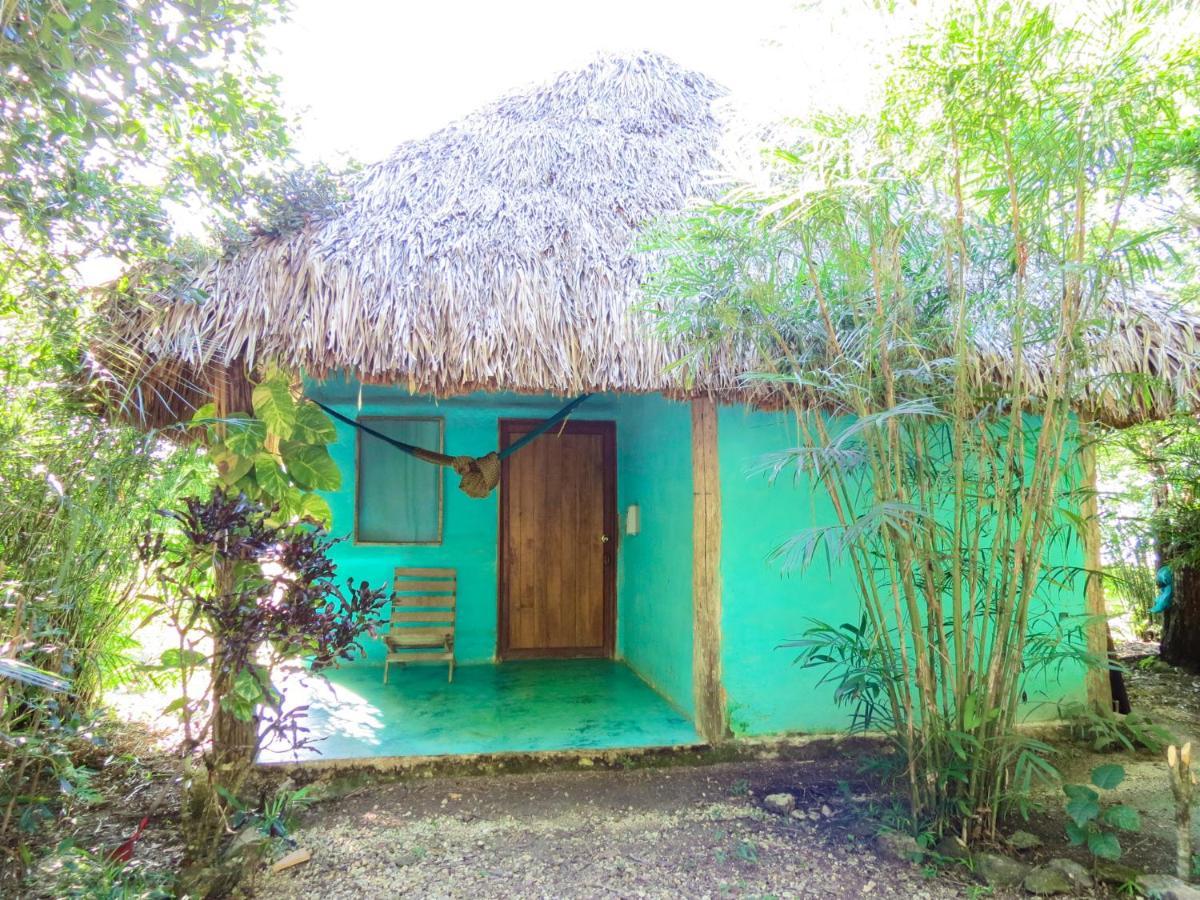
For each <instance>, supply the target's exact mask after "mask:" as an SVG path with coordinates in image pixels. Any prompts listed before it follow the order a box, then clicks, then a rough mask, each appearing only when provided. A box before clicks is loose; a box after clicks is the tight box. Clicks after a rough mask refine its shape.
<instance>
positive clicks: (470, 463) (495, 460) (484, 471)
mask: <svg viewBox="0 0 1200 900" xmlns="http://www.w3.org/2000/svg"><path fill="white" fill-rule="evenodd" d="M450 466H451V468H453V469H454V471H455V472H457V473H458V474H459V475H460V476H462V480H461V481H459V483H458V486H459V487H460V488H461V489H462V491H463V493H464V494H466V495H467V496H468V497H474V498H475V499H477V500H482V499H483V498H484V497H486V496H487V495H488V494H490V493H491V492H492V489H493V488H495V487H496V485H497V484H499V483H500V454H498V453H496V452H492V453H489V454H488V455H487V456H480V457H478V458H476V457H474V456H456V457H454V459H453V460H452V461H451V463H450Z"/></svg>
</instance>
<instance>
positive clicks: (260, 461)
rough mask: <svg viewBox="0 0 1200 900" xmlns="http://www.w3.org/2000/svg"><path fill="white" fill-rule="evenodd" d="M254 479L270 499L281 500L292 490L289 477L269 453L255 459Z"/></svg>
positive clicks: (261, 454)
mask: <svg viewBox="0 0 1200 900" xmlns="http://www.w3.org/2000/svg"><path fill="white" fill-rule="evenodd" d="M254 478H255V480H256V481H257V482H258V486H259V487H261V488H262V489H263V490H264V491H265V492H266V493H267V495H268V496H269V497H271V498H272V499H274V500H279V499H281V498H282V497H283V496H284V495H285V494H286V493H287V492H288V491H289V490H290V489H291V484H290V483H289V482H288V477H287V475H285V474H284V472H283V470H282V469H281V468H279V463H277V462H275V457H273V456H271V454H269V453H260V454H259V455H258V456H257V457H255V459H254Z"/></svg>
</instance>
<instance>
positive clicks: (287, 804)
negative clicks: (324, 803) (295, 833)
mask: <svg viewBox="0 0 1200 900" xmlns="http://www.w3.org/2000/svg"><path fill="white" fill-rule="evenodd" d="M229 802H230V806H231V808H232V809H233V810H234V814H233V816H232V817H231V818H230V822H229V824H230V827H232V828H235V829H240V828H245V827H251V828H257V829H258V830H259V831H260V832H261V833H262V834H264V835H266V836H267V837H270V838H286V837H287V836H288V835H289V834H290V833H291V831H292V829H294V828H295V827H296V817H297V816H298V815H299V814H300V813H301V812H302V811H303V810H304V809H306V808H307V807H308V806H310V805H311V804H312V802H313V799H312V797H310V796H309V788H308V787H307V786H305V787H302V788H299V789H298V790H297V789H293V788H291V787H288V786H286V785H285V786H282V787H280V788H279V789H278V790H276V791H275V793H274V794H272V795H271V796H270V797H268V798H266V800H264V802H263V804H262V806H261V808H259V809H251V808H249V807H248V806H247V805H246V804H244V803H242V802H241V801H240V800H238V799H237V798H236V797H233V796H230V797H229Z"/></svg>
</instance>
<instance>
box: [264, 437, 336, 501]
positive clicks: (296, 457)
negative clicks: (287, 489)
mask: <svg viewBox="0 0 1200 900" xmlns="http://www.w3.org/2000/svg"><path fill="white" fill-rule="evenodd" d="M279 453H280V455H281V456H282V457H283V464H284V465H285V466H287V470H288V474H290V475H291V476H292V477H293V478H295V479H296V481H297V482H298V483H299V484H301V485H302V486H304V487H306V488H308V489H309V490H310V491H336V490H337V489H338V488H339V487H341V485H342V473H341V472H340V471H339V470H338V467H337V463H335V462H334V461H333V457H332V456H330V455H329V451H328V450H326V449H325V448H324V447H322V446H320V445H318V444H301V443H297V442H292V441H287V442H285V443H283V444H282V445H280V448H279Z"/></svg>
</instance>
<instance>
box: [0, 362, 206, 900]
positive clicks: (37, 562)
mask: <svg viewBox="0 0 1200 900" xmlns="http://www.w3.org/2000/svg"><path fill="white" fill-rule="evenodd" d="M0 377H2V378H3V379H4V382H3V386H4V389H5V391H6V402H5V403H4V404H3V405H2V406H0V657H6V658H8V660H7V662H6V664H5V667H4V668H5V671H6V672H7V673H10V674H9V677H5V678H0V853H8V852H11V851H12V850H13V849H14V848H13V845H14V844H16V843H18V842H21V841H23V840H25V835H28V834H29V833H30V832H33V831H35V830H36V829H37V828H38V827H39V826H40V825H41V824H42V823H45V822H49V821H53V820H54V818H55V817H56V816H57V815H59V814H60V813H61V812H63V811H64V810H65V809H68V808H69V807H70V806H71V805H73V804H76V803H78V802H80V799H81V796H82V794H81V789H82V788H83V787H84V785H83V783H82V782H81V780H80V777H79V776H80V773H81V770H80V769H78V768H77V767H76V766H75V765H74V763H73V761H72V760H73V755H74V753H75V752H76V751H77V750H78V749H79V748H80V747H82V746H86V745H87V744H88V743H90V742H91V740H92V725H93V722H92V719H93V715H92V707H93V704H94V703H95V701H96V700H97V698H98V697H99V695H100V693H101V691H102V690H103V689H104V688H105V687H106V686H110V685H111V684H113V683H114V682H116V681H120V680H126V679H129V678H131V677H134V676H135V674H136V671H135V669H134V667H133V663H132V660H131V658H130V656H129V654H128V651H129V649H130V648H131V647H132V641H131V639H130V637H129V635H130V632H131V630H132V625H131V623H132V621H133V620H134V619H135V611H136V609H137V608H138V605H139V600H138V588H139V575H140V572H139V568H138V563H137V560H136V559H135V558H134V556H133V555H132V554H131V553H130V547H131V546H132V545H133V543H134V540H135V537H136V535H137V533H138V525H137V523H138V520H139V519H141V518H143V517H144V516H146V515H148V514H149V513H150V512H151V511H152V510H153V509H155V508H156V507H158V506H159V505H161V504H162V503H164V502H169V501H170V499H171V498H173V497H174V496H175V495H176V494H177V492H178V491H180V490H181V489H183V488H186V487H188V486H191V485H193V484H194V483H195V478H196V475H197V473H198V471H199V467H198V465H197V464H196V462H195V458H194V454H193V452H192V451H188V450H177V449H172V448H170V447H167V446H164V445H163V444H162V443H161V442H160V441H159V440H158V439H157V438H155V437H153V436H146V435H139V434H136V433H134V432H133V431H132V430H130V429H127V428H123V427H119V426H114V425H110V424H106V423H104V422H102V421H100V420H98V419H97V418H95V417H94V416H93V415H91V414H89V413H87V412H86V411H83V410H81V409H80V407H79V403H78V402H77V401H75V400H74V399H73V398H72V397H71V396H67V395H64V394H63V393H62V392H61V391H60V390H59V389H58V388H57V386H56V385H55V384H54V383H52V382H51V383H48V384H47V383H39V382H38V380H37V379H36V374H35V373H32V372H29V371H28V370H24V369H21V368H16V369H14V368H9V369H7V370H5V371H3V373H0ZM4 868H5V866H0V869H4ZM16 868H17V867H16V866H14V867H12V869H9V871H13V869H16ZM0 890H2V888H0Z"/></svg>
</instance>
